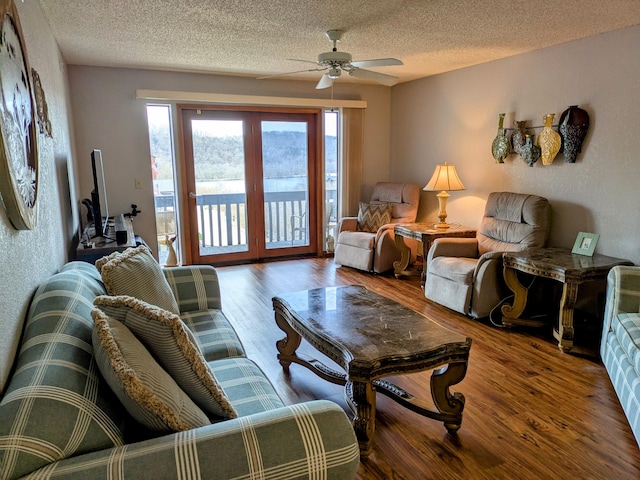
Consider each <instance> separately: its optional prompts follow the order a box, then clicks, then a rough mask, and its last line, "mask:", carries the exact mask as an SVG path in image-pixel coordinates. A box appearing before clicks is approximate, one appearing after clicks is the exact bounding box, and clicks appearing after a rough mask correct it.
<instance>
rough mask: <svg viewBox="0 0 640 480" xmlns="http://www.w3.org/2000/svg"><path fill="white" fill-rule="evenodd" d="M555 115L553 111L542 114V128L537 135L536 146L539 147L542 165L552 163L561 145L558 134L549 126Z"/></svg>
mask: <svg viewBox="0 0 640 480" xmlns="http://www.w3.org/2000/svg"><path fill="white" fill-rule="evenodd" d="M555 116H556V114H555V113H548V114H546V115H545V116H544V118H543V121H544V128H543V129H542V132H540V135H538V146H539V147H540V156H541V157H542V164H543V165H551V164H552V163H553V159H554V158H556V155H557V154H558V152H559V151H560V146H561V145H562V140H561V139H560V134H559V133H558V132H556V131H555V130H553V128H551V125H552V124H553V119H554V117H555Z"/></svg>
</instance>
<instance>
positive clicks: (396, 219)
mask: <svg viewBox="0 0 640 480" xmlns="http://www.w3.org/2000/svg"><path fill="white" fill-rule="evenodd" d="M419 202H420V186H418V185H416V184H414V183H391V182H381V183H377V184H376V186H375V187H374V188H373V193H372V194H371V201H370V203H371V204H381V203H382V204H384V203H386V204H391V205H392V209H391V218H390V220H389V222H387V223H385V224H383V225H381V226H380V227H379V228H377V230H376V231H373V232H368V231H361V230H359V229H358V218H357V217H343V218H342V219H341V221H340V225H339V227H338V238H337V242H336V249H335V254H334V259H335V262H336V263H338V264H340V265H345V266H348V267H353V268H357V269H360V270H366V271H368V272H375V273H382V272H386V271H387V270H391V269H392V268H393V262H395V261H396V260H400V252H399V251H398V249H397V248H396V244H395V240H394V234H393V224H395V223H403V222H415V220H416V215H417V214H418V203H419ZM415 249H417V247H416V248H414V250H415Z"/></svg>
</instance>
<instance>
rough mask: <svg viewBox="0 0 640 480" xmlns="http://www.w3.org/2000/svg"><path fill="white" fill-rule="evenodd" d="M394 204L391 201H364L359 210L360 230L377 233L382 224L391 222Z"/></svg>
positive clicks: (358, 227)
mask: <svg viewBox="0 0 640 480" xmlns="http://www.w3.org/2000/svg"><path fill="white" fill-rule="evenodd" d="M392 211H393V205H391V204H389V203H362V202H360V209H359V210H358V226H357V229H358V231H359V232H370V233H375V232H377V231H378V229H379V228H380V227H381V226H382V225H386V224H387V223H391V214H392Z"/></svg>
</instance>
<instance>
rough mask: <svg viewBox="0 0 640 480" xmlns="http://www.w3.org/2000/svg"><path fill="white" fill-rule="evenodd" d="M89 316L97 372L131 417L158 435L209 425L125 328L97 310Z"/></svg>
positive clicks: (203, 415)
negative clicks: (91, 318) (91, 321)
mask: <svg viewBox="0 0 640 480" xmlns="http://www.w3.org/2000/svg"><path fill="white" fill-rule="evenodd" d="M91 316H92V317H93V321H94V329H93V350H94V355H95V359H96V363H97V365H98V369H99V370H100V372H101V373H102V376H103V377H104V379H105V380H106V382H107V384H108V385H109V386H110V387H111V389H112V390H113V392H114V393H115V394H116V396H117V397H118V398H119V399H120V401H121V402H122V404H123V405H124V407H125V408H126V409H127V411H128V412H129V413H130V414H131V416H132V417H133V418H135V419H136V420H137V421H138V422H139V423H141V424H142V425H144V426H145V427H147V428H149V429H152V430H155V431H161V432H180V431H183V430H190V429H192V428H198V427H202V426H205V425H209V424H210V422H209V419H208V418H207V416H206V415H205V414H204V412H203V411H202V410H200V409H199V408H198V406H197V405H196V404H195V403H193V401H192V400H191V399H190V398H189V397H188V396H187V394H186V393H184V392H183V391H182V389H181V388H180V387H179V386H178V385H177V384H176V382H174V381H173V379H172V378H171V376H170V375H169V374H168V373H167V372H165V371H164V370H163V369H162V367H160V365H158V363H157V362H156V361H155V360H154V359H153V357H152V356H151V354H150V353H149V352H148V351H147V349H146V348H145V347H144V345H142V343H140V341H139V340H138V339H137V338H136V337H135V336H134V335H133V333H131V332H130V331H129V329H128V328H127V327H125V326H124V325H123V324H122V323H120V322H118V321H117V320H114V319H111V318H109V317H108V316H107V315H106V314H105V313H103V312H101V311H100V310H98V309H94V310H92V312H91Z"/></svg>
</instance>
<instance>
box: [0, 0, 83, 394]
mask: <svg viewBox="0 0 640 480" xmlns="http://www.w3.org/2000/svg"><path fill="white" fill-rule="evenodd" d="M15 3H16V6H17V9H18V16H19V19H20V23H21V24H22V30H23V35H24V42H25V46H26V50H27V55H28V58H29V61H30V64H31V67H33V68H34V69H35V70H36V71H37V72H38V74H39V76H40V79H41V81H42V86H43V89H44V92H45V96H46V101H47V105H48V107H49V118H50V120H51V124H52V129H53V138H48V137H46V136H44V135H42V134H40V135H39V136H38V148H39V183H38V197H37V204H38V219H37V225H36V227H35V228H34V229H33V230H21V231H18V230H15V229H14V228H13V227H12V226H11V223H10V222H9V219H8V217H7V215H6V212H5V210H4V208H3V207H2V206H1V205H0V313H1V315H0V331H1V332H2V334H1V335H0V391H2V390H4V386H5V382H6V380H7V376H8V374H9V371H10V369H11V364H12V362H13V358H14V356H15V352H16V347H17V342H18V340H19V338H20V334H21V331H22V324H23V320H24V318H25V315H26V312H27V308H28V305H29V301H30V299H31V296H32V295H33V293H34V291H35V289H36V288H37V286H38V285H39V284H40V283H41V282H42V281H43V280H44V279H46V278H47V277H48V276H49V275H51V274H52V273H54V272H55V271H57V270H58V269H59V268H60V267H61V266H62V265H63V264H64V262H65V261H66V259H67V252H68V251H69V248H70V240H71V237H72V236H73V234H74V232H75V230H76V227H77V225H76V224H75V222H74V220H73V215H74V211H73V205H72V202H71V201H70V198H72V197H74V196H75V188H74V186H73V184H74V180H73V173H72V171H73V167H72V165H71V163H72V160H71V159H72V158H73V155H72V153H71V152H72V150H71V146H70V144H71V142H70V138H69V136H70V133H69V132H70V131H71V129H70V117H69V115H68V106H67V104H68V90H67V77H66V72H65V66H64V64H63V63H62V61H61V60H60V58H59V51H58V47H57V45H56V43H55V41H54V40H53V36H52V35H51V32H50V30H49V25H48V24H47V22H46V20H45V19H44V16H43V15H42V12H41V10H40V6H39V5H38V3H37V2H26V3H23V2H15ZM70 178H71V181H70V180H69V179H70Z"/></svg>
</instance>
